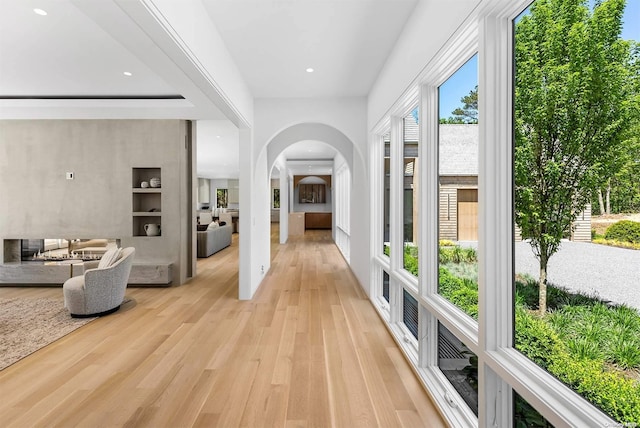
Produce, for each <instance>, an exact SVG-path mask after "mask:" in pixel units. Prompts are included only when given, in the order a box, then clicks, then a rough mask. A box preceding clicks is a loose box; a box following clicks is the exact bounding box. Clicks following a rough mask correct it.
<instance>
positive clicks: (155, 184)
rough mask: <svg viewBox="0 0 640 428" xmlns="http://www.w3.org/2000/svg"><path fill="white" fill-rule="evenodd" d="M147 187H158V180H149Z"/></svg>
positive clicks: (155, 178)
mask: <svg viewBox="0 0 640 428" xmlns="http://www.w3.org/2000/svg"><path fill="white" fill-rule="evenodd" d="M149 185H150V186H151V187H160V179H159V178H157V177H154V178H152V179H151V180H149Z"/></svg>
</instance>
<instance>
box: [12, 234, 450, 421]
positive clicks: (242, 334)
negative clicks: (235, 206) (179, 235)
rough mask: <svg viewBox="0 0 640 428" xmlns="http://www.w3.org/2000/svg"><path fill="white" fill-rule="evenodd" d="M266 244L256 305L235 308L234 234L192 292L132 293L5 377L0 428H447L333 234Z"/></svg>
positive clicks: (31, 291) (25, 293)
mask: <svg viewBox="0 0 640 428" xmlns="http://www.w3.org/2000/svg"><path fill="white" fill-rule="evenodd" d="M271 236H272V260H273V261H272V265H271V270H270V271H269V273H268V275H267V277H266V279H265V281H264V283H263V285H262V286H261V288H260V289H259V290H258V292H257V293H256V296H255V298H254V299H253V300H251V301H238V300H237V298H236V296H237V281H238V275H237V265H238V264H237V261H238V235H237V234H234V242H233V244H232V246H231V247H228V248H226V249H224V250H222V251H221V252H219V253H217V254H215V255H214V256H212V257H209V258H207V259H200V260H199V261H198V273H199V274H198V277H197V278H196V279H194V280H192V281H191V282H189V283H187V284H184V285H182V286H179V287H171V288H166V289H165V288H129V289H128V290H127V297H129V298H131V299H132V301H131V302H129V303H127V304H125V305H123V307H122V309H121V310H120V311H119V312H116V313H115V314H113V315H110V316H107V317H104V318H101V319H98V320H96V321H93V322H91V323H90V324H88V325H86V326H84V327H82V328H80V329H79V330H76V331H75V332H73V333H71V334H69V335H68V336H66V337H64V338H63V339H61V340H59V341H57V342H54V343H53V344H52V345H50V346H48V347H46V348H43V349H41V350H39V351H38V352H36V353H34V354H32V355H31V356H29V357H27V358H25V359H23V360H21V361H19V362H18V363H16V364H14V365H13V366H10V367H9V368H7V369H5V370H3V371H1V372H0V395H1V396H2V397H3V399H2V400H1V401H0V425H2V426H17V427H23V426H37V425H47V426H78V425H82V426H154V427H160V426H167V427H169V426H170V427H182V426H203V427H212V426H222V427H236V426H247V427H258V426H265V427H275V426H283V427H284V426H287V427H294V426H296V427H298V426H300V427H304V426H317V427H327V426H341V427H356V426H361V427H372V426H381V427H393V426H405V427H416V426H428V427H438V426H444V423H443V422H442V419H441V418H440V416H439V415H438V413H437V411H436V410H435V408H434V407H433V405H432V403H431V401H430V399H429V398H428V396H427V394H426V393H425V392H424V390H423V389H422V387H421V386H420V384H419V382H418V381H417V379H416V377H415V376H414V375H413V372H412V370H411V368H410V367H409V365H408V364H407V362H406V361H405V359H404V358H403V356H402V354H401V352H400V350H399V349H398V347H397V346H396V345H395V343H394V342H393V340H392V339H391V336H390V335H389V333H388V332H387V330H386V328H385V327H384V325H383V323H382V322H381V321H380V319H379V318H378V316H377V314H376V313H375V310H374V309H373V307H372V305H371V304H370V303H369V301H368V299H367V298H366V296H365V294H364V293H363V291H362V290H361V289H360V287H359V286H358V285H357V283H356V281H355V278H354V276H353V274H352V273H351V271H350V270H349V268H348V266H347V265H346V263H345V261H344V259H343V258H342V256H341V255H340V252H339V251H338V249H337V248H336V246H335V244H334V243H333V241H332V240H331V235H330V232H329V231H324V230H318V231H307V232H306V233H305V235H304V236H302V237H300V238H296V239H292V240H291V241H290V242H289V243H288V244H286V245H279V244H277V237H278V232H277V226H275V228H273V229H272V234H271ZM61 294H62V293H61V289H59V288H29V287H24V288H0V297H3V298H10V297H22V298H34V297H57V296H59V297H60V299H61ZM61 301H62V299H61Z"/></svg>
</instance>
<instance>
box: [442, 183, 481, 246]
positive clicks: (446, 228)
mask: <svg viewBox="0 0 640 428" xmlns="http://www.w3.org/2000/svg"><path fill="white" fill-rule="evenodd" d="M477 188H478V177H477V176H440V204H439V205H440V206H439V212H440V214H439V230H438V232H439V233H440V236H439V239H449V240H451V241H457V240H458V189H477Z"/></svg>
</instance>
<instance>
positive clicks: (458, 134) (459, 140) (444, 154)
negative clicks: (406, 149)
mask: <svg viewBox="0 0 640 428" xmlns="http://www.w3.org/2000/svg"><path fill="white" fill-rule="evenodd" d="M438 133H439V138H440V147H439V149H440V151H439V156H440V175H448V176H451V175H465V176H469V175H478V139H479V134H478V125H475V124H474V125H466V124H462V125H450V124H440V125H439V132H438ZM404 136H405V142H417V141H418V124H417V123H416V121H415V120H414V118H413V116H412V115H407V116H406V117H405V118H404Z"/></svg>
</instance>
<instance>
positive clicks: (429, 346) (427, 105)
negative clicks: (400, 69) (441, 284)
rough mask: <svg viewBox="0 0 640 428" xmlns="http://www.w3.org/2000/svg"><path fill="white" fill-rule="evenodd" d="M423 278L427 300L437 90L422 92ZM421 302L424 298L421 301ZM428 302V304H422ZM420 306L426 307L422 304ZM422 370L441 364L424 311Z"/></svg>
mask: <svg viewBox="0 0 640 428" xmlns="http://www.w3.org/2000/svg"><path fill="white" fill-rule="evenodd" d="M419 112H420V114H419V118H420V120H419V126H420V139H421V141H420V144H419V146H418V153H419V159H420V169H421V171H422V175H421V176H420V188H421V189H422V198H421V200H420V201H421V202H420V232H421V235H420V249H421V251H420V253H419V257H420V272H421V274H420V279H419V293H420V296H421V297H422V298H424V299H426V300H427V301H428V300H429V299H430V297H431V296H433V295H435V294H437V292H438V88H437V87H434V86H430V85H423V86H422V87H421V90H420V109H419ZM420 300H421V302H422V299H420ZM423 303H425V302H423ZM421 306H423V305H422V304H421ZM420 321H421V326H420V328H421V334H420V343H419V356H420V359H419V364H420V367H434V366H437V365H438V329H437V322H436V318H435V317H434V315H433V314H432V313H431V312H429V311H426V310H425V311H423V314H422V315H421V318H420Z"/></svg>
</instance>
